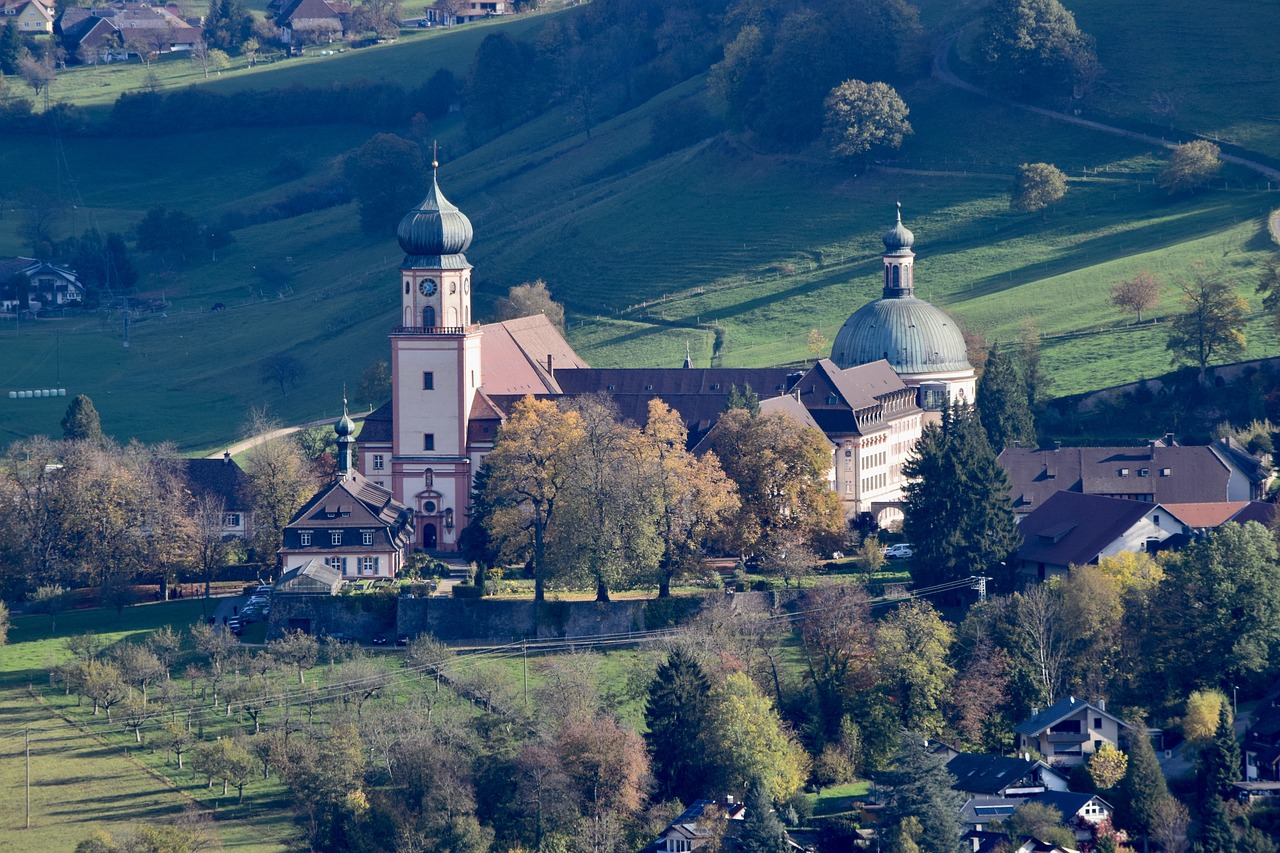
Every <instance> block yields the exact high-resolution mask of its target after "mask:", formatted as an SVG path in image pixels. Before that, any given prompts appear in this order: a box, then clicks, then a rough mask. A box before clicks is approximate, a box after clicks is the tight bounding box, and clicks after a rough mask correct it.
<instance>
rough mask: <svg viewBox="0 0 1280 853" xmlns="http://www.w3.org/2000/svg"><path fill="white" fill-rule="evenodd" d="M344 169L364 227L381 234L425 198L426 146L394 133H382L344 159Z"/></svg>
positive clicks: (363, 228)
mask: <svg viewBox="0 0 1280 853" xmlns="http://www.w3.org/2000/svg"><path fill="white" fill-rule="evenodd" d="M342 171H343V174H344V176H345V177H346V179H347V183H348V184H350V185H351V191H352V193H353V194H354V195H355V197H356V204H357V205H358V206H359V208H360V228H361V230H363V231H364V232H365V233H366V234H380V233H384V232H386V231H390V230H392V229H393V228H395V225H396V223H397V222H399V221H400V218H401V217H402V216H404V215H405V213H407V212H408V211H409V210H410V209H411V208H412V207H413V206H414V205H416V204H417V203H418V202H419V201H421V199H422V193H423V188H424V187H425V186H426V185H427V179H428V175H427V167H426V163H425V162H424V161H423V158H422V148H421V147H419V146H418V145H416V144H415V143H413V142H410V141H409V140H407V139H403V138H401V137H399V136H396V135H395V134H392V133H379V134H378V135H377V136H374V137H373V138H372V139H370V140H369V141H368V142H366V143H364V144H363V145H361V146H360V147H359V148H357V149H356V150H355V151H352V152H351V153H350V154H348V155H347V157H346V159H345V160H344V161H343V166H342Z"/></svg>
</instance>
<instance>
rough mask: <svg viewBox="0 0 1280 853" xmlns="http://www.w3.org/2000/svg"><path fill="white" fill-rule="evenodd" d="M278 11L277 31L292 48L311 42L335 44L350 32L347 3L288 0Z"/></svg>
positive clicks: (320, 0) (348, 5)
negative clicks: (348, 30)
mask: <svg viewBox="0 0 1280 853" xmlns="http://www.w3.org/2000/svg"><path fill="white" fill-rule="evenodd" d="M279 9H280V11H279V12H278V13H276V18H275V21H276V32H277V33H278V35H279V36H280V41H282V42H284V43H285V45H287V46H288V47H289V48H290V49H292V50H299V49H301V48H302V47H304V46H305V45H308V44H321V43H323V44H332V43H333V42H334V40H337V39H341V38H342V37H343V35H344V34H345V33H346V31H347V20H348V18H349V17H350V15H351V6H350V4H348V3H335V2H328V0H286V2H284V3H282V4H281V5H280V7H279Z"/></svg>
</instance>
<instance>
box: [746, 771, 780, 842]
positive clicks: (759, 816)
mask: <svg viewBox="0 0 1280 853" xmlns="http://www.w3.org/2000/svg"><path fill="white" fill-rule="evenodd" d="M746 805H747V813H746V815H744V816H743V819H742V826H741V828H739V829H738V833H737V835H735V836H734V849H735V850H737V851H738V853H787V832H786V830H785V829H783V828H782V821H780V820H778V815H777V813H776V812H774V810H773V803H771V802H769V796H768V794H766V793H765V790H764V785H762V784H761V783H760V780H758V779H757V780H756V782H755V784H753V785H752V786H751V790H750V791H749V792H748V793H747V800H746Z"/></svg>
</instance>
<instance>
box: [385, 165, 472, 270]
mask: <svg viewBox="0 0 1280 853" xmlns="http://www.w3.org/2000/svg"><path fill="white" fill-rule="evenodd" d="M431 165H432V169H431V189H430V190H429V191H428V192H427V197H426V198H424V199H423V200H422V204H420V205H418V206H417V207H415V208H414V209H413V210H411V211H409V212H408V213H406V214H405V216H404V218H403V219H401V220H400V227H399V228H397V229H396V236H397V237H398V238H399V239H400V248H401V249H404V253H405V262H404V266H405V267H406V268H408V267H431V268H434V269H462V268H464V267H466V266H467V259H466V257H465V256H464V255H463V254H462V253H463V252H465V251H466V250H467V248H468V247H469V246H470V245H471V237H472V231H471V220H470V219H467V217H466V214H464V213H463V212H462V211H460V210H458V208H457V206H456V205H454V204H453V202H451V201H449V200H448V199H447V198H445V197H444V193H442V192H440V184H438V183H437V182H436V170H435V166H436V164H435V163H434V162H433V163H432V164H431Z"/></svg>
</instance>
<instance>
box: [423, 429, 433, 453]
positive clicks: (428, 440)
mask: <svg viewBox="0 0 1280 853" xmlns="http://www.w3.org/2000/svg"><path fill="white" fill-rule="evenodd" d="M422 449H423V450H435V449H436V434H435V433H433V432H424V433H423V434H422Z"/></svg>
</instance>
